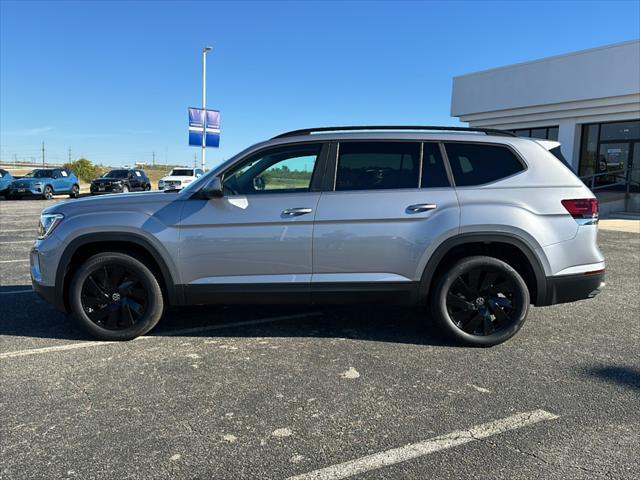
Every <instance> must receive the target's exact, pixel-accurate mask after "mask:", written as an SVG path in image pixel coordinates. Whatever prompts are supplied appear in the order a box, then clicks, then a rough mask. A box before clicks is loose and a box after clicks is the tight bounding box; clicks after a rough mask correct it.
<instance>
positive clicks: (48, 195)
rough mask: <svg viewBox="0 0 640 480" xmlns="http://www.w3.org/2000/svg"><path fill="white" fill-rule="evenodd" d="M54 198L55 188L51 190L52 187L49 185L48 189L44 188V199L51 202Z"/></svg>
mask: <svg viewBox="0 0 640 480" xmlns="http://www.w3.org/2000/svg"><path fill="white" fill-rule="evenodd" d="M52 198H53V188H51V185H47V186H46V187H44V190H43V191H42V199H43V200H51V199H52Z"/></svg>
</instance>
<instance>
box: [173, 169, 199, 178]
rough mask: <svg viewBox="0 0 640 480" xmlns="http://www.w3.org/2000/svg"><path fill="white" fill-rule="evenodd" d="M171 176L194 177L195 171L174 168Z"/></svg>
mask: <svg viewBox="0 0 640 480" xmlns="http://www.w3.org/2000/svg"><path fill="white" fill-rule="evenodd" d="M169 175H170V176H172V177H193V170H191V169H189V168H174V169H173V170H172V171H171V173H170V174H169Z"/></svg>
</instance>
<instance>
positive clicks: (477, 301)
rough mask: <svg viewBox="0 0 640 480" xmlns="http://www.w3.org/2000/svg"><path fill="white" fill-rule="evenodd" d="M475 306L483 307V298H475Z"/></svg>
mask: <svg viewBox="0 0 640 480" xmlns="http://www.w3.org/2000/svg"><path fill="white" fill-rule="evenodd" d="M476 305H478V306H481V305H484V298H483V297H478V298H476Z"/></svg>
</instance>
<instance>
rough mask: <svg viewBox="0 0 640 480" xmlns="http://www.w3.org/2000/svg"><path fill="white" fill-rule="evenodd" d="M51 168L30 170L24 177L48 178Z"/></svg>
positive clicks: (51, 171) (51, 172) (51, 173)
mask: <svg viewBox="0 0 640 480" xmlns="http://www.w3.org/2000/svg"><path fill="white" fill-rule="evenodd" d="M51 175H53V170H32V171H31V172H29V173H27V174H26V175H25V178H50V177H51Z"/></svg>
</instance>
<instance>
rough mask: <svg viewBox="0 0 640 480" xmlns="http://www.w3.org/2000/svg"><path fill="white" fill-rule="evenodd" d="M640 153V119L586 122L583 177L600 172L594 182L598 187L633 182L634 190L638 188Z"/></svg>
mask: <svg viewBox="0 0 640 480" xmlns="http://www.w3.org/2000/svg"><path fill="white" fill-rule="evenodd" d="M639 152H640V120H632V121H626V122H609V123H591V124H585V125H583V126H582V139H581V144H580V164H579V167H578V174H579V176H581V177H587V176H590V175H597V177H595V178H594V182H593V186H594V187H596V188H624V186H623V185H622V183H623V182H625V181H630V182H631V189H632V190H637V188H638V184H639V182H640V165H637V163H638V161H637V160H636V159H637V158H640V155H639ZM634 160H635V161H634ZM614 184H618V185H614ZM589 185H590V186H591V184H589Z"/></svg>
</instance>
